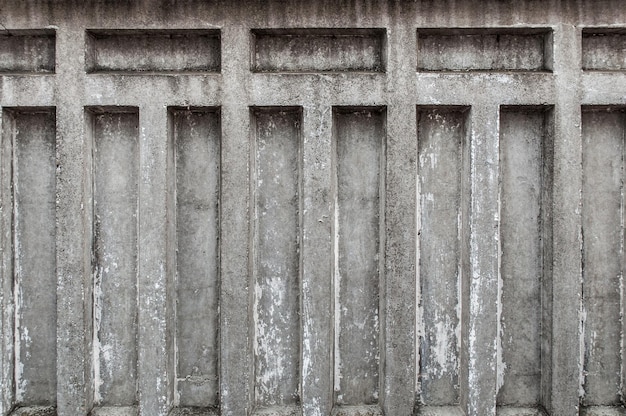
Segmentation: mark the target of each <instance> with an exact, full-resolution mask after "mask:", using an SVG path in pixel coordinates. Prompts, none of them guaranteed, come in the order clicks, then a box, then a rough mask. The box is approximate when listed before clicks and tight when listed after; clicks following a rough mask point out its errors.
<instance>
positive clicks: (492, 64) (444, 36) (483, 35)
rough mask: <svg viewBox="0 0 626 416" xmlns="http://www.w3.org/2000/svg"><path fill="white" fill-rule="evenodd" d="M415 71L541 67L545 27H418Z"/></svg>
mask: <svg viewBox="0 0 626 416" xmlns="http://www.w3.org/2000/svg"><path fill="white" fill-rule="evenodd" d="M417 36H418V38H417V69H418V70H419V71H545V70H548V69H549V68H551V59H550V56H551V52H550V51H551V45H550V41H551V36H550V33H549V32H548V30H545V29H418V33H417Z"/></svg>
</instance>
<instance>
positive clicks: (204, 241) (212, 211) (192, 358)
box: [170, 110, 221, 407]
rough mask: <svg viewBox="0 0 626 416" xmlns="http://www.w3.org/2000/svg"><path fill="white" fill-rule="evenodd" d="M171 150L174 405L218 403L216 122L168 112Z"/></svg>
mask: <svg viewBox="0 0 626 416" xmlns="http://www.w3.org/2000/svg"><path fill="white" fill-rule="evenodd" d="M170 117H171V126H172V136H173V141H174V148H175V152H176V240H177V255H176V256H177V257H176V265H177V268H176V269H177V286H176V308H177V309H176V352H177V365H176V369H177V386H178V394H179V397H180V398H179V405H180V406H182V407H189V406H193V407H212V406H217V405H218V393H219V384H218V374H219V368H218V364H219V360H218V351H219V342H218V341H219V338H218V334H219V332H218V323H219V321H218V318H219V315H218V308H219V306H218V300H219V298H218V295H219V211H218V209H219V186H220V137H221V134H220V120H219V112H218V111H217V110H172V111H171V112H170Z"/></svg>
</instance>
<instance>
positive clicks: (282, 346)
mask: <svg viewBox="0 0 626 416" xmlns="http://www.w3.org/2000/svg"><path fill="white" fill-rule="evenodd" d="M254 121H255V124H254V134H255V138H254V140H255V142H254V149H255V150H254V172H253V175H254V176H253V189H254V221H255V225H254V321H253V322H254V325H255V342H254V397H255V405H256V406H257V407H261V408H267V407H271V406H281V407H282V406H289V405H296V404H298V403H299V401H300V318H299V317H300V231H299V227H300V195H301V192H300V169H301V168H300V158H301V150H300V149H301V136H300V131H301V112H300V110H299V109H274V108H270V109H255V110H254ZM280 414H282V413H280Z"/></svg>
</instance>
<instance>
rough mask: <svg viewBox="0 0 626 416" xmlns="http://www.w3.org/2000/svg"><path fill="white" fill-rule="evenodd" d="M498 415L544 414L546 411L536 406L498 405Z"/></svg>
mask: <svg viewBox="0 0 626 416" xmlns="http://www.w3.org/2000/svg"><path fill="white" fill-rule="evenodd" d="M496 415H498V416H546V412H544V411H543V410H542V409H540V408H537V407H508V406H506V407H505V406H498V408H497V409H496Z"/></svg>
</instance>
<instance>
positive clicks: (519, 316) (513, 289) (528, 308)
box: [497, 107, 551, 408]
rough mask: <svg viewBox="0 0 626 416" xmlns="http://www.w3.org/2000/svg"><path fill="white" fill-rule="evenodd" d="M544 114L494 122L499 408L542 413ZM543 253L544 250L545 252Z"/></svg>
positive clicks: (507, 115)
mask: <svg viewBox="0 0 626 416" xmlns="http://www.w3.org/2000/svg"><path fill="white" fill-rule="evenodd" d="M548 122H549V120H548V113H547V112H546V110H544V109H535V108H516V107H510V108H503V109H502V110H501V114H500V250H501V258H500V263H501V265H500V278H501V288H500V303H501V306H500V340H499V342H500V348H501V353H500V354H499V356H500V357H501V358H500V362H499V364H498V365H499V368H498V377H499V384H501V387H500V390H499V392H498V397H497V404H498V405H499V406H510V407H516V408H525V407H533V406H535V407H539V406H540V405H541V387H542V371H550V369H549V368H544V366H543V365H542V364H543V363H542V350H541V348H542V325H543V322H542V285H544V284H549V283H550V280H551V275H550V273H549V269H548V271H544V264H550V263H551V259H546V258H545V254H544V242H545V241H547V240H546V239H545V238H544V237H545V229H547V228H549V227H550V222H549V215H548V214H547V213H546V210H549V209H550V205H549V200H546V195H545V192H546V191H548V192H549V189H550V186H549V185H550V184H551V179H550V172H551V166H550V162H549V157H545V155H549V154H550V153H549V152H550V150H549V149H548V146H549V145H550V144H551V133H550V132H551V130H550V127H549V125H548ZM546 246H547V244H546Z"/></svg>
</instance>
